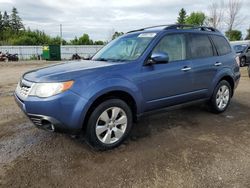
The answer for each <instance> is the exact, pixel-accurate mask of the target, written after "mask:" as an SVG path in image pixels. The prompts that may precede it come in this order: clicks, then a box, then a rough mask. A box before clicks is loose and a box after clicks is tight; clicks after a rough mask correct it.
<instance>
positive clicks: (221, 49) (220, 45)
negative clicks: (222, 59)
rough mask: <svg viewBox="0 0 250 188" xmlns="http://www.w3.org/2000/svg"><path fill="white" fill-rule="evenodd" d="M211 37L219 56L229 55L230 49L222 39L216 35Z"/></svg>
mask: <svg viewBox="0 0 250 188" xmlns="http://www.w3.org/2000/svg"><path fill="white" fill-rule="evenodd" d="M211 37H212V39H213V42H214V45H215V47H216V49H217V52H218V53H219V55H226V54H229V53H231V47H230V45H229V43H228V42H227V40H226V39H225V38H224V37H222V36H216V35H212V36H211Z"/></svg>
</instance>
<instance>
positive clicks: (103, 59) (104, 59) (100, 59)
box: [94, 58, 109, 61]
mask: <svg viewBox="0 0 250 188" xmlns="http://www.w3.org/2000/svg"><path fill="white" fill-rule="evenodd" d="M94 61H109V59H106V58H98V59H94Z"/></svg>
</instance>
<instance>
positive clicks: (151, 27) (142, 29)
mask: <svg viewBox="0 0 250 188" xmlns="http://www.w3.org/2000/svg"><path fill="white" fill-rule="evenodd" d="M168 26H169V25H155V26H150V27H144V28H141V29H136V30H132V31H129V32H127V33H133V32H137V31H144V30H146V29H153V28H157V27H168Z"/></svg>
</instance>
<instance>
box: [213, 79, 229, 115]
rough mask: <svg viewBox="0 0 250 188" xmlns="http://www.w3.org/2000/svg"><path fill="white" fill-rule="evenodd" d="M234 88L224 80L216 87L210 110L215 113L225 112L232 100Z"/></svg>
mask: <svg viewBox="0 0 250 188" xmlns="http://www.w3.org/2000/svg"><path fill="white" fill-rule="evenodd" d="M231 97H232V88H231V86H230V84H229V83H228V82H227V81H226V80H222V81H221V82H219V84H218V85H217V86H216V88H215V90H214V93H213V96H212V97H211V99H210V102H209V105H210V109H211V110H212V112H214V113H222V112H224V111H225V110H226V109H227V107H228V105H229V103H230V100H231Z"/></svg>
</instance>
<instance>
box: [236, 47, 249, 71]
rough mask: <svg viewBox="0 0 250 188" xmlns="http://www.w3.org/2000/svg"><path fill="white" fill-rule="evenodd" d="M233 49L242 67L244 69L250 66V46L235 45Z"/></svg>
mask: <svg viewBox="0 0 250 188" xmlns="http://www.w3.org/2000/svg"><path fill="white" fill-rule="evenodd" d="M233 49H234V51H235V52H236V54H237V55H238V56H239V59H240V66H241V67H244V66H246V65H248V64H250V45H248V44H235V45H233Z"/></svg>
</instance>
